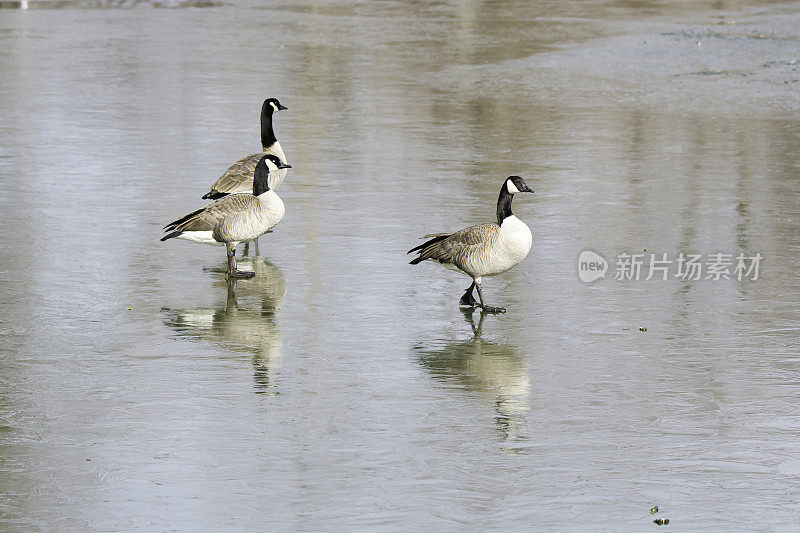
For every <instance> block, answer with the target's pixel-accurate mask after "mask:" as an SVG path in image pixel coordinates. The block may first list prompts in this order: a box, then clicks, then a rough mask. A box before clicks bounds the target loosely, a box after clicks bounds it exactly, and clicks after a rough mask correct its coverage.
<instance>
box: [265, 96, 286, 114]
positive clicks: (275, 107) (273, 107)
mask: <svg viewBox="0 0 800 533" xmlns="http://www.w3.org/2000/svg"><path fill="white" fill-rule="evenodd" d="M284 109H289V108H288V107H286V106H285V105H281V103H280V102H279V101H278V99H277V98H267V99H266V100H264V104H263V105H262V106H261V112H262V113H268V114H270V115H271V114H272V113H274V112H275V111H283V110H284Z"/></svg>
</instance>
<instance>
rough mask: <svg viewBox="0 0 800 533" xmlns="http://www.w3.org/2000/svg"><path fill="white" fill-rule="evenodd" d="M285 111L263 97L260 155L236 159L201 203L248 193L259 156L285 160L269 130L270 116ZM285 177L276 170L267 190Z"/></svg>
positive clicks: (278, 185) (256, 243) (276, 186)
mask: <svg viewBox="0 0 800 533" xmlns="http://www.w3.org/2000/svg"><path fill="white" fill-rule="evenodd" d="M284 109H288V108H287V107H286V106H284V105H281V103H280V102H279V101H278V99H277V98H267V99H266V100H264V103H263V104H262V105H261V150H262V151H261V152H260V153H257V154H250V155H246V156H244V157H242V158H240V159H237V160H236V161H235V162H234V163H233V164H232V165H231V166H230V167H228V170H226V171H225V172H224V173H223V174H222V176H220V177H219V179H218V180H217V181H216V182H214V185H212V186H211V190H210V191H208V192H207V193H206V194H204V195H203V200H217V199H219V198H222V197H223V196H227V195H229V194H233V193H239V192H244V193H249V192H250V191H252V190H253V172H254V171H255V168H256V163H258V161H259V159H261V156H262V155H264V154H272V155H274V156H277V157H278V158H279V159H280V160H281V161H286V156H285V155H284V153H283V148H282V147H281V143H279V142H278V139H276V138H275V130H273V128H272V115H273V113H275V112H276V111H283V110H284ZM285 177H286V169H285V168H279V169H278V170H276V171H274V172H270V175H269V188H270V189H272V190H273V191H274V190H277V189H278V187H280V185H281V183H283V178H285ZM254 246H255V253H256V255H258V239H255V240H254Z"/></svg>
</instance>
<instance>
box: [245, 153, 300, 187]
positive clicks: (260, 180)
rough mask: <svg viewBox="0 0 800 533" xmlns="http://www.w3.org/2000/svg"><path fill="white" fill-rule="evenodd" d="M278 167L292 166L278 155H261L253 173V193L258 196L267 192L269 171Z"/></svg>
mask: <svg viewBox="0 0 800 533" xmlns="http://www.w3.org/2000/svg"><path fill="white" fill-rule="evenodd" d="M280 168H292V165H290V164H288V163H284V162H283V161H281V159H280V158H279V157H278V156H276V155H273V154H265V155H263V156H261V159H259V160H258V163H256V169H255V172H254V173H253V194H254V195H256V196H258V195H259V194H262V193H265V192H267V191H268V190H269V173H270V172H274V171H276V170H278V169H280Z"/></svg>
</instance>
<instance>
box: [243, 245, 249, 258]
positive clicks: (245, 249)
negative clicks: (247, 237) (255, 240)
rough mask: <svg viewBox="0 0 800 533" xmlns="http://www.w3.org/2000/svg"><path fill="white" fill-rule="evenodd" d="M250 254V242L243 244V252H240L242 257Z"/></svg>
mask: <svg viewBox="0 0 800 533" xmlns="http://www.w3.org/2000/svg"><path fill="white" fill-rule="evenodd" d="M249 253H250V241H247V242H246V243H244V250H242V257H245V256H247V254H249Z"/></svg>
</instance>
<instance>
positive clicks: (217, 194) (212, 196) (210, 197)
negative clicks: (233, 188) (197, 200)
mask: <svg viewBox="0 0 800 533" xmlns="http://www.w3.org/2000/svg"><path fill="white" fill-rule="evenodd" d="M228 194H230V193H227V192H217V191H211V192H207V193H205V194H204V195H203V200H219V199H220V198H224V197H225V196H228Z"/></svg>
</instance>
